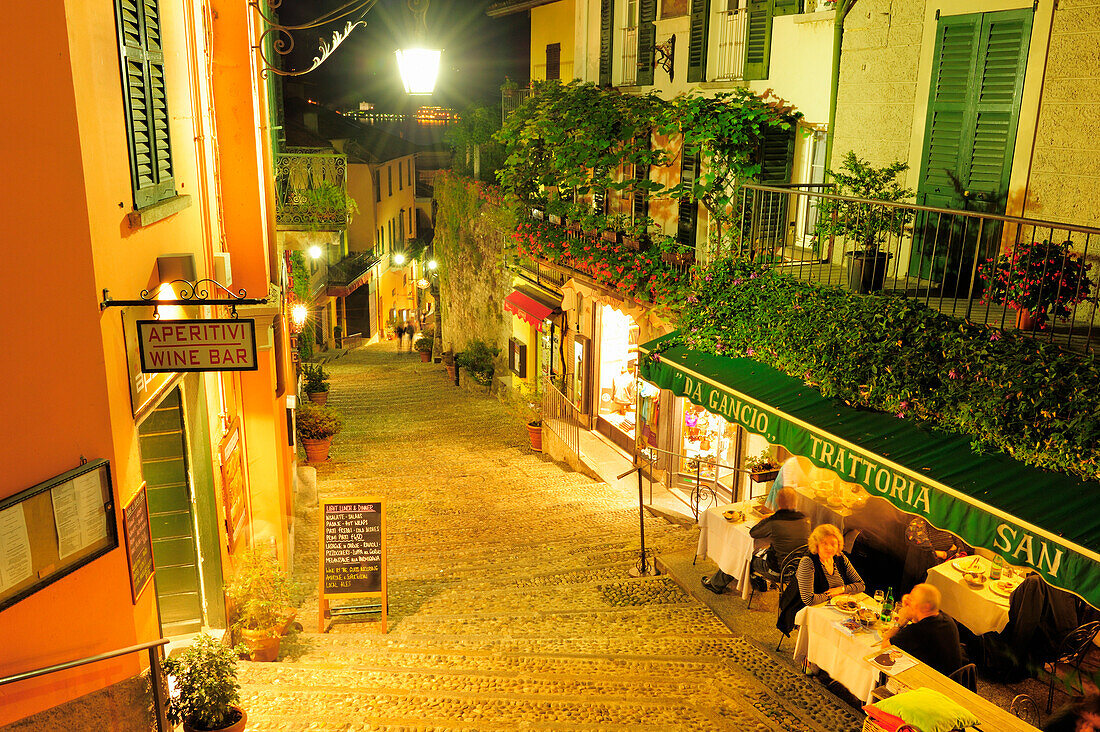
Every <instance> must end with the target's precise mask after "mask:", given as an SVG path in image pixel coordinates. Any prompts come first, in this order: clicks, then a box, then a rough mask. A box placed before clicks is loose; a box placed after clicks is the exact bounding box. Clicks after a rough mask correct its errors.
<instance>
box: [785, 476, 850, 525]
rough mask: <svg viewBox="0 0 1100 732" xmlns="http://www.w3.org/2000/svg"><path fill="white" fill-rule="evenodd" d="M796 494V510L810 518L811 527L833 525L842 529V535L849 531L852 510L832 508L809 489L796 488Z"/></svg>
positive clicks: (839, 507)
mask: <svg viewBox="0 0 1100 732" xmlns="http://www.w3.org/2000/svg"><path fill="white" fill-rule="evenodd" d="M794 493H795V508H796V509H797V510H799V511H801V512H802V513H804V514H806V516H808V517H809V519H810V526H813V527H817V526H820V525H821V524H832V525H833V526H835V527H837V528H838V529H840V531H841V533H843V532H844V531H846V530H847V527H846V526H845V524H846V523H847V519H848V517H849V516H851V515H852V513H853V511H852V509H850V508H845V507H843V506H835V507H834V506H830V505H828V503H827V502H826V499H825V498H816V497H815V496H814V494H813V491H811V490H810V489H809V488H804V487H803V488H796V489H795V491H794Z"/></svg>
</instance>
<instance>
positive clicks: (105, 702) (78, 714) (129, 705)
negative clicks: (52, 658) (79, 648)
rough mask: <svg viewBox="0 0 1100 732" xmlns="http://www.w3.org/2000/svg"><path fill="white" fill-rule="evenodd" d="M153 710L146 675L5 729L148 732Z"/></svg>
mask: <svg viewBox="0 0 1100 732" xmlns="http://www.w3.org/2000/svg"><path fill="white" fill-rule="evenodd" d="M86 668H87V667H86ZM152 709H153V696H152V689H151V687H150V685H149V674H148V672H146V673H144V674H141V675H140V676H133V677H131V678H129V679H125V680H123V681H120V682H118V683H117V684H114V685H113V686H109V687H107V688H105V689H99V690H98V691H93V692H92V693H90V694H86V695H84V696H82V697H80V698H79V699H73V700H72V701H71V702H68V703H66V704H61V705H59V706H56V707H54V708H53V709H47V710H45V711H44V712H40V713H38V714H35V715H33V716H30V717H27V718H26V719H22V720H20V721H18V722H15V723H14V724H11V725H8V726H7V727H5V728H4V729H5V730H9V732H40V731H41V730H78V729H89V730H90V729H103V730H116V731H117V732H149V730H151V729H155V725H156V722H155V717H154V715H153V712H152Z"/></svg>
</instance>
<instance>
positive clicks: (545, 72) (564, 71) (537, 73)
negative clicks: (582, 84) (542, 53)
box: [531, 61, 573, 84]
mask: <svg viewBox="0 0 1100 732" xmlns="http://www.w3.org/2000/svg"><path fill="white" fill-rule="evenodd" d="M553 71H554V67H553V66H548V65H547V64H532V65H531V78H532V79H540V80H543V81H545V80H548V79H550V80H552V79H557V80H558V81H560V82H562V83H563V84H564V83H566V82H568V81H570V80H572V78H573V62H572V61H563V62H561V63H559V64H558V65H557V71H558V75H557V76H555V77H552V78H551V77H550V76H549V74H550V73H553Z"/></svg>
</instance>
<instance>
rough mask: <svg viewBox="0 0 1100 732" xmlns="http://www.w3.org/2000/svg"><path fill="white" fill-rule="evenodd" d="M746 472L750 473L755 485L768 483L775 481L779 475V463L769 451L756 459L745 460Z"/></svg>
mask: <svg viewBox="0 0 1100 732" xmlns="http://www.w3.org/2000/svg"><path fill="white" fill-rule="evenodd" d="M745 470H747V471H749V477H750V478H751V479H752V482H753V483H767V482H768V481H770V480H775V477H776V476H777V475H779V463H777V462H776V461H775V459H774V458H772V456H771V453H769V452H768V451H767V450H764V452H762V453H760V454H759V455H757V456H755V457H750V458H747V459H746V460H745Z"/></svg>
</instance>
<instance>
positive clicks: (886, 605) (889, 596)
mask: <svg viewBox="0 0 1100 732" xmlns="http://www.w3.org/2000/svg"><path fill="white" fill-rule="evenodd" d="M893 611H894V590H893V588H890V587H887V588H886V597H885V598H884V599H883V601H882V610H881V611H880V613H879V620H881V621H882V622H883V624H888V623H889V622H890V619H891V618H892V617H893Z"/></svg>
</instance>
